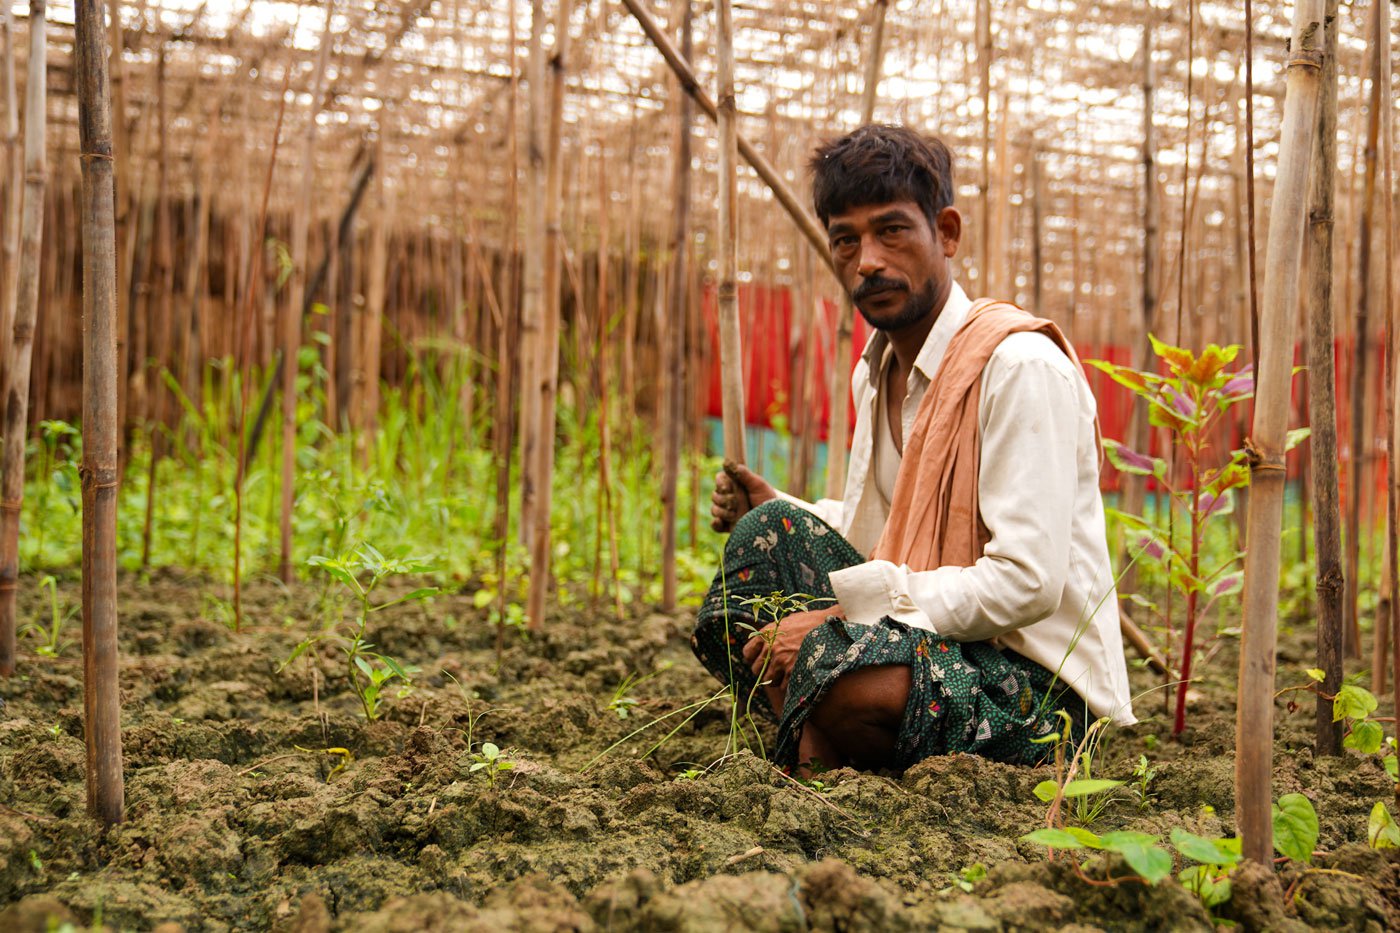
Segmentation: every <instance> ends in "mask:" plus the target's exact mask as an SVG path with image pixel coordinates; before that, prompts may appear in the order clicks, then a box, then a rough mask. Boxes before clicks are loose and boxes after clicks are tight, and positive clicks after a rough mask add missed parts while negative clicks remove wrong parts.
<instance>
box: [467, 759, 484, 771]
mask: <svg viewBox="0 0 1400 933" xmlns="http://www.w3.org/2000/svg"><path fill="white" fill-rule="evenodd" d="M484 767H486V762H484V761H478V762H477V763H476V764H474V765H472V766H471V767H470V768H468V769H467V771H468V772H471V771H480V770H481V769H482V768H484Z"/></svg>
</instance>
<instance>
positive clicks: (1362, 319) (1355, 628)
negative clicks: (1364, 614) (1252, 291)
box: [1345, 3, 1386, 693]
mask: <svg viewBox="0 0 1400 933" xmlns="http://www.w3.org/2000/svg"><path fill="white" fill-rule="evenodd" d="M1379 9H1380V4H1379V3H1373V4H1371V20H1370V26H1371V31H1372V35H1371V41H1370V46H1371V69H1370V71H1371V73H1370V80H1371V104H1370V108H1369V113H1368V114H1367V121H1366V148H1365V162H1366V168H1365V174H1364V176H1363V181H1362V201H1361V218H1360V229H1359V230H1358V231H1357V244H1358V247H1357V257H1356V265H1357V304H1356V329H1355V338H1354V339H1355V347H1354V349H1353V351H1352V355H1353V357H1354V359H1355V360H1356V363H1355V366H1354V367H1353V369H1352V380H1351V451H1352V453H1351V457H1352V471H1351V472H1352V480H1351V501H1350V502H1349V503H1348V506H1349V507H1348V509H1347V587H1348V589H1347V593H1348V595H1347V612H1348V617H1347V625H1346V630H1345V637H1346V644H1345V648H1346V654H1347V657H1350V658H1359V657H1360V656H1361V614H1360V610H1359V608H1358V605H1357V594H1358V591H1359V587H1360V582H1361V573H1360V567H1361V556H1360V555H1361V537H1362V534H1363V532H1362V529H1361V516H1362V514H1368V515H1369V514H1370V512H1369V511H1368V512H1366V513H1363V512H1362V510H1361V499H1362V496H1363V494H1366V495H1369V494H1370V489H1369V488H1368V487H1367V485H1366V479H1367V473H1368V472H1369V471H1368V470H1366V469H1365V467H1366V466H1368V465H1370V460H1371V457H1370V450H1369V443H1368V441H1367V431H1366V429H1367V427H1368V425H1369V423H1370V419H1369V418H1368V417H1367V413H1366V400H1367V397H1368V396H1369V394H1370V393H1369V390H1370V385H1369V373H1368V372H1367V368H1368V367H1367V363H1368V362H1369V358H1370V355H1371V352H1370V351H1371V346H1370V343H1371V341H1370V336H1371V300H1372V296H1371V278H1372V276H1371V263H1372V259H1373V258H1374V256H1373V253H1374V246H1373V238H1374V227H1375V209H1376V175H1377V172H1376V165H1377V163H1378V162H1379V160H1380V150H1379V139H1380V128H1381V85H1382V84H1383V83H1384V77H1385V75H1386V71H1385V66H1384V63H1383V61H1382V59H1381V57H1380V44H1379V34H1378V33H1377V32H1376V18H1377V17H1378V16H1379V13H1378V10H1379ZM1363 452H1364V453H1363ZM1372 524H1373V523H1372ZM1382 635H1383V632H1382V631H1380V630H1379V629H1378V630H1376V631H1375V632H1374V633H1373V637H1374V639H1375V641H1374V643H1373V645H1372V647H1373V649H1374V650H1373V652H1372V662H1373V663H1372V665H1371V678H1372V686H1373V687H1374V688H1375V689H1376V692H1377V693H1379V692H1380V691H1381V690H1382V689H1384V688H1383V684H1384V680H1383V678H1384V677H1385V668H1384V666H1383V665H1381V664H1380V663H1377V662H1379V661H1380V660H1382V658H1384V653H1383V652H1382V651H1381V649H1380V648H1379V647H1378V646H1379V645H1380V644H1381V643H1382V642H1383V640H1384V639H1383V638H1382Z"/></svg>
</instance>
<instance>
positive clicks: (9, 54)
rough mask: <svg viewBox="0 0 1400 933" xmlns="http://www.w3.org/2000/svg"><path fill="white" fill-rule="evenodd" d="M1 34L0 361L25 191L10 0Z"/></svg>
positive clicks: (4, 356) (6, 340)
mask: <svg viewBox="0 0 1400 933" xmlns="http://www.w3.org/2000/svg"><path fill="white" fill-rule="evenodd" d="M0 33H3V34H4V38H5V59H4V66H3V67H4V82H5V136H4V142H3V148H4V152H5V163H4V164H5V169H6V175H7V177H6V178H5V216H4V221H3V228H4V232H3V235H0V259H3V260H4V265H3V269H2V270H0V360H8V359H9V349H8V348H9V344H10V329H11V326H12V322H13V321H14V317H15V305H16V301H17V299H16V293H15V289H16V288H18V286H19V248H20V246H19V240H20V213H21V211H22V205H21V202H22V197H23V196H22V192H23V190H24V160H23V158H22V156H21V153H20V148H19V145H20V144H19V104H18V102H17V100H16V97H15V33H14V10H13V4H12V3H11V2H10V0H4V15H3V16H0Z"/></svg>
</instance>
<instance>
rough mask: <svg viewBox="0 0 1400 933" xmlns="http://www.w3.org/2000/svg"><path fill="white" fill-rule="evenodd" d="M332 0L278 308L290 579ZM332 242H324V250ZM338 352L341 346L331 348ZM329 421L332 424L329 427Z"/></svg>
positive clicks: (285, 562) (284, 573)
mask: <svg viewBox="0 0 1400 933" xmlns="http://www.w3.org/2000/svg"><path fill="white" fill-rule="evenodd" d="M334 13H335V0H326V24H325V26H324V27H323V28H322V30H321V48H320V52H319V54H318V56H317V60H316V77H315V80H314V82H313V84H312V87H313V90H312V92H311V102H310V105H309V106H308V107H307V112H306V129H305V131H304V135H303V137H302V146H301V191H300V193H299V197H298V200H297V207H296V210H295V211H294V212H293V213H292V246H291V250H292V252H291V261H292V276H291V295H290V298H289V300H288V301H287V305H286V307H285V308H283V310H282V367H281V368H282V487H281V493H282V499H281V505H282V510H281V515H280V518H281V522H280V527H279V530H280V532H281V534H280V544H281V551H280V560H279V561H278V564H277V575H278V576H279V577H280V578H281V580H282V582H283V583H291V582H292V577H293V575H294V571H293V562H292V508H293V504H294V502H295V499H296V456H297V372H298V369H299V366H298V365H297V357H298V355H299V354H300V353H301V321H302V311H301V306H302V304H303V303H304V302H305V300H306V268H307V256H306V252H307V249H308V248H309V247H308V241H309V239H310V235H309V234H310V230H311V211H312V204H311V192H312V189H314V188H315V187H316V117H317V115H318V114H319V113H320V109H321V108H320V102H321V89H322V87H323V86H324V85H325V83H326V65H327V64H328V63H329V61H330V56H331V46H332V45H333V44H334V43H333V40H332V39H331V17H332V15H333V14H334ZM334 249H335V244H333V243H330V242H328V243H327V244H326V254H327V255H328V256H329V255H331V254H332V251H333V250H334ZM337 349H338V350H340V351H341V352H344V350H345V349H346V348H344V347H339V348H337ZM334 427H335V425H334V422H332V428H334Z"/></svg>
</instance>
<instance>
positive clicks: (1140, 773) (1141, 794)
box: [1132, 755, 1157, 810]
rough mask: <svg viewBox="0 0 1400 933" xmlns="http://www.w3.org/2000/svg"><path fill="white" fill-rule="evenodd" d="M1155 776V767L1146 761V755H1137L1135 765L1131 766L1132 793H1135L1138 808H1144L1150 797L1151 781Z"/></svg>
mask: <svg viewBox="0 0 1400 933" xmlns="http://www.w3.org/2000/svg"><path fill="white" fill-rule="evenodd" d="M1156 777H1157V769H1156V768H1154V767H1152V765H1151V763H1150V762H1148V760H1147V756H1146V755H1138V760H1137V765H1135V766H1134V767H1133V783H1132V788H1133V793H1135V794H1137V798H1138V809H1139V810H1146V809H1147V805H1148V802H1149V801H1150V800H1151V799H1152V796H1153V794H1152V782H1153V781H1154V780H1155V779H1156Z"/></svg>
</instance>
